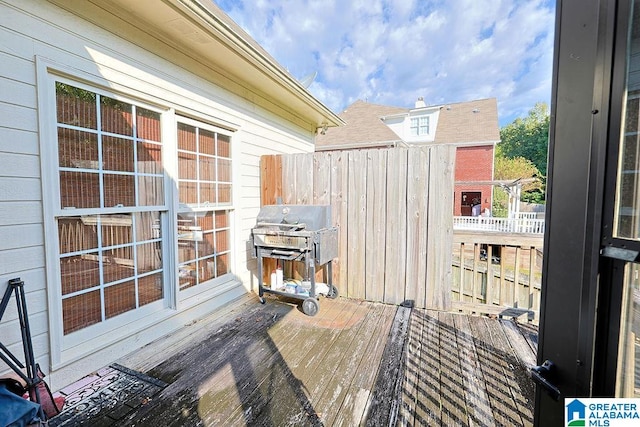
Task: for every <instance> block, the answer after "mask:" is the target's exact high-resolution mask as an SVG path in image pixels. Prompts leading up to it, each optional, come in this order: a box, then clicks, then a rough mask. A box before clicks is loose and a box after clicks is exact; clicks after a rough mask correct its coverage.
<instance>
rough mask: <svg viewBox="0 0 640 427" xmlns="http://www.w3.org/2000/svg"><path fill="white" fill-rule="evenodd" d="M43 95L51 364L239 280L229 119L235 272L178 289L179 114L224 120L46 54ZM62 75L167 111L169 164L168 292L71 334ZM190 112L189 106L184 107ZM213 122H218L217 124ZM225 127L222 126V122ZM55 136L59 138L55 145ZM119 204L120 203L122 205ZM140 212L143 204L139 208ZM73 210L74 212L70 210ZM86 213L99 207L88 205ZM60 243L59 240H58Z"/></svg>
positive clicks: (40, 81)
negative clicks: (63, 243)
mask: <svg viewBox="0 0 640 427" xmlns="http://www.w3.org/2000/svg"><path fill="white" fill-rule="evenodd" d="M36 70H37V76H36V77H37V87H36V89H37V93H38V122H39V133H40V160H41V162H40V163H41V174H42V175H41V176H42V178H41V182H42V189H43V212H44V218H43V225H44V230H45V241H47V242H50V243H49V244H47V245H46V246H45V256H46V260H47V262H46V263H45V270H46V277H47V279H48V281H47V294H48V296H47V298H48V307H49V340H50V346H51V352H50V357H51V368H52V369H58V368H60V367H63V366H66V365H68V364H70V363H72V362H74V361H77V360H79V359H81V358H82V357H85V356H87V355H89V354H92V353H95V352H97V351H98V350H100V349H103V348H106V347H108V346H110V345H113V344H116V343H118V342H119V341H121V340H123V339H125V338H127V337H131V336H132V335H134V334H135V333H137V332H140V331H142V330H144V329H146V328H149V327H152V326H153V325H155V324H157V323H159V322H161V321H163V320H165V319H168V318H169V317H171V316H174V315H175V314H176V313H177V312H181V311H183V310H185V309H187V308H190V307H192V306H195V305H198V304H201V303H202V302H203V301H206V300H207V299H210V298H212V297H215V296H216V295H217V294H219V293H222V292H224V289H225V288H226V287H225V286H223V285H225V284H230V283H231V282H236V283H237V280H238V279H237V276H235V275H234V274H233V272H234V271H236V270H237V266H236V256H235V246H236V233H237V227H238V225H239V224H238V219H237V214H236V207H235V205H236V203H237V196H238V193H237V192H238V187H239V186H238V184H237V183H238V180H237V178H238V177H237V176H236V174H237V168H235V167H234V164H235V163H236V162H237V161H238V160H237V152H236V151H237V147H235V145H236V144H235V143H234V139H235V138H236V135H235V133H234V132H235V131H236V130H238V129H237V128H235V129H233V130H228V126H229V123H228V122H227V121H225V120H221V121H220V123H224V126H225V127H224V128H220V129H218V130H217V131H221V132H226V134H228V135H229V136H230V138H231V154H230V156H231V159H232V171H231V184H232V185H231V197H232V201H231V204H229V205H225V206H224V209H225V210H227V211H228V212H229V217H228V221H229V228H230V233H229V234H230V235H229V239H230V241H229V252H230V255H229V264H230V273H228V274H226V275H223V276H220V277H218V278H215V279H213V280H210V281H209V282H206V283H203V284H202V286H196V287H194V288H193V289H188V290H187V291H189V292H178V280H177V279H178V277H177V276H178V269H177V264H178V259H177V233H176V231H177V224H176V223H177V221H176V212H177V209H178V193H177V186H176V185H175V183H174V182H173V179H174V178H176V177H177V141H176V133H177V117H178V116H180V118H181V119H182V117H183V116H185V117H186V116H187V115H189V116H191V117H195V118H197V119H198V123H199V124H200V125H211V123H217V122H218V121H217V120H216V118H215V117H209V116H205V117H203V114H202V113H199V114H196V113H195V112H193V111H188V110H187V111H182V112H181V113H177V112H176V110H175V109H174V107H173V106H172V105H171V102H169V101H167V100H163V99H157V98H156V96H152V95H149V94H146V93H139V92H137V91H136V90H135V89H133V88H132V87H131V86H129V85H126V84H123V82H120V83H116V82H112V81H108V80H106V79H104V78H102V77H99V76H97V75H95V74H93V73H89V72H86V71H82V70H79V69H76V68H71V67H69V66H67V65H64V64H61V63H58V62H55V61H52V60H50V59H47V58H43V57H38V56H37V57H36ZM55 81H63V82H66V83H68V84H70V85H73V86H77V87H80V88H84V89H87V90H89V91H92V92H97V93H101V94H104V95H106V96H109V97H112V98H116V99H121V100H123V101H125V102H130V103H134V104H136V105H140V106H142V107H144V108H146V109H149V110H152V111H156V112H159V113H160V114H161V133H162V147H163V162H164V165H163V166H164V191H165V206H164V207H163V213H162V215H163V217H164V218H163V221H162V224H163V229H162V230H161V233H162V236H163V240H164V247H163V251H164V252H163V256H162V259H163V271H164V276H163V278H164V292H165V293H164V297H163V298H162V299H161V300H159V301H155V302H153V303H150V304H147V305H145V306H143V307H139V308H137V309H135V310H132V311H130V312H126V313H123V314H121V315H118V316H115V317H113V318H110V319H107V320H106V321H105V322H101V323H98V324H95V325H91V326H88V327H86V328H84V329H81V330H79V331H75V332H72V333H70V334H68V335H66V336H65V335H64V334H63V327H62V299H61V297H60V295H61V293H62V289H61V283H60V265H59V259H60V253H59V245H58V229H57V222H56V218H57V217H58V216H59V215H60V214H61V213H62V209H61V208H60V187H59V176H58V152H57V151H58V144H57V137H58V136H57V125H56V123H57V119H56V117H57V116H56V90H55ZM183 110H184V107H183ZM211 126H213V125H211ZM216 129H217V128H216ZM51 141H56V143H55V144H52V143H51ZM116 209H117V208H116ZM133 210H135V209H133ZM65 213H69V212H65ZM86 213H92V212H91V211H89V210H87V212H86ZM93 213H96V214H105V213H108V212H105V211H104V210H103V209H95V212H93ZM51 242H53V243H51Z"/></svg>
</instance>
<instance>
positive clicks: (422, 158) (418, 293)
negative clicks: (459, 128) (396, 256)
mask: <svg viewBox="0 0 640 427" xmlns="http://www.w3.org/2000/svg"><path fill="white" fill-rule="evenodd" d="M428 161H429V152H428V149H426V148H417V149H414V150H413V151H412V153H411V155H410V156H409V161H408V165H407V176H408V179H407V280H406V284H405V298H406V299H407V300H410V301H413V302H414V304H415V305H416V306H417V307H426V305H425V297H424V286H425V280H426V272H425V270H426V266H425V262H424V261H425V259H426V255H427V243H426V240H427V236H426V230H427V220H426V217H427V201H428V195H427V189H428V183H427V179H428V175H427V173H426V172H427V170H426V168H427V167H428Z"/></svg>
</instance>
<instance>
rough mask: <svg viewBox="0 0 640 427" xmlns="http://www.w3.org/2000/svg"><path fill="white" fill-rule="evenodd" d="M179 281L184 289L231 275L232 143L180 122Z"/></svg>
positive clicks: (214, 131)
mask: <svg viewBox="0 0 640 427" xmlns="http://www.w3.org/2000/svg"><path fill="white" fill-rule="evenodd" d="M177 132H178V135H177V141H178V150H177V151H178V194H179V208H178V213H177V226H178V263H179V265H178V281H179V287H180V290H185V289H188V288H192V287H194V286H199V285H201V284H202V283H204V282H206V281H208V280H211V279H213V278H216V277H219V276H222V275H224V274H227V273H229V272H230V267H229V261H230V250H231V248H230V224H229V208H230V206H231V203H232V199H231V139H230V136H229V135H228V134H226V133H225V132H223V131H222V130H221V129H217V128H215V127H211V126H206V125H204V124H202V123H198V122H194V121H191V120H188V119H182V118H181V119H179V123H178V129H177Z"/></svg>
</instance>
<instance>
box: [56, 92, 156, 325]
mask: <svg viewBox="0 0 640 427" xmlns="http://www.w3.org/2000/svg"><path fill="white" fill-rule="evenodd" d="M56 117H57V120H56V128H57V147H58V150H57V151H58V158H57V169H58V176H59V210H57V215H56V216H55V221H56V224H57V230H58V244H59V263H60V266H59V267H60V268H59V271H60V284H61V299H62V323H63V333H64V334H65V335H67V334H70V333H72V332H74V331H78V330H80V329H84V328H86V327H88V326H90V325H94V324H97V323H101V322H104V321H106V320H107V319H110V318H113V317H115V316H117V315H119V314H122V313H125V312H129V311H133V310H136V309H138V308H140V307H142V306H145V305H147V304H150V303H152V302H155V301H159V300H162V299H163V298H164V285H163V269H164V262H163V240H162V233H161V230H162V229H163V227H162V224H161V221H162V218H163V215H162V212H163V211H165V210H166V201H165V189H164V173H163V166H162V164H163V158H162V155H163V154H162V152H163V151H162V135H161V132H160V130H161V126H160V113H159V112H156V111H153V110H151V109H148V108H144V107H142V106H140V105H136V104H135V103H133V102H129V101H124V100H121V99H117V98H115V97H112V96H107V95H104V94H101V93H98V92H95V91H92V90H87V89H84V88H80V87H76V86H74V85H71V84H67V83H63V82H60V81H58V82H56Z"/></svg>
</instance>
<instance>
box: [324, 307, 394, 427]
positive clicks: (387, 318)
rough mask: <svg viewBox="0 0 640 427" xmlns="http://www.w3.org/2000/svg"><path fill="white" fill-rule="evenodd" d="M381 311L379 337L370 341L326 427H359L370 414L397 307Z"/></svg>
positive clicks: (374, 337)
mask: <svg viewBox="0 0 640 427" xmlns="http://www.w3.org/2000/svg"><path fill="white" fill-rule="evenodd" d="M379 308H380V309H381V311H382V319H381V322H380V323H379V324H378V328H377V329H376V335H375V336H373V337H372V339H370V340H369V342H368V345H367V347H366V351H365V352H364V354H362V355H361V361H360V364H359V365H358V369H357V370H356V372H355V374H354V377H353V379H352V381H351V384H350V385H349V388H348V389H347V391H346V393H345V395H344V399H343V400H342V404H341V405H340V406H339V407H338V406H336V412H335V413H334V414H332V417H333V420H332V419H331V417H327V422H328V424H327V425H333V426H345V427H346V426H353V425H360V424H361V422H362V419H363V418H364V416H365V414H366V412H367V404H368V402H369V398H370V396H371V394H372V390H373V386H374V384H375V380H376V374H377V371H378V366H379V365H380V360H381V358H382V354H383V352H384V349H385V346H386V340H387V337H388V336H389V332H390V330H391V326H392V324H393V320H394V316H395V313H396V307H394V306H391V305H379Z"/></svg>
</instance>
